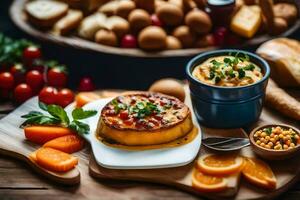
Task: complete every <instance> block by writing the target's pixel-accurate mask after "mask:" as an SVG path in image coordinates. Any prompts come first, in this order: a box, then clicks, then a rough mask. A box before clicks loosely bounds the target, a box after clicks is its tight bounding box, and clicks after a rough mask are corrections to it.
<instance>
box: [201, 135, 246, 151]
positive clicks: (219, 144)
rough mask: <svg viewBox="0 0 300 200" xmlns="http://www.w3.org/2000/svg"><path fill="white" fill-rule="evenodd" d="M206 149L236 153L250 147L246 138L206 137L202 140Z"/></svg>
mask: <svg viewBox="0 0 300 200" xmlns="http://www.w3.org/2000/svg"><path fill="white" fill-rule="evenodd" d="M202 143H203V145H204V146H206V147H207V148H210V149H213V150H217V151H236V150H239V149H242V148H244V147H246V146H249V145H250V141H249V139H248V138H231V137H208V138H205V139H203V140H202Z"/></svg>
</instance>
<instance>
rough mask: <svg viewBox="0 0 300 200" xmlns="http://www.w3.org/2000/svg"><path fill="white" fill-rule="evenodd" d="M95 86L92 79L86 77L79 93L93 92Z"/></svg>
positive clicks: (80, 83)
mask: <svg viewBox="0 0 300 200" xmlns="http://www.w3.org/2000/svg"><path fill="white" fill-rule="evenodd" d="M94 89H95V85H94V83H93V81H92V79H91V78H90V77H84V78H82V79H81V80H80V82H79V87H78V91H81V92H82V91H93V90H94Z"/></svg>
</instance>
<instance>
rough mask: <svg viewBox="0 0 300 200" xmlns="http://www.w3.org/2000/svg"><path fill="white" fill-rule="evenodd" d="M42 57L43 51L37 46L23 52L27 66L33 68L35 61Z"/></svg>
mask: <svg viewBox="0 0 300 200" xmlns="http://www.w3.org/2000/svg"><path fill="white" fill-rule="evenodd" d="M41 57H42V53H41V50H40V49H39V48H38V47H35V46H29V47H27V48H25V49H24V51H23V60H24V63H25V65H26V66H29V67H30V66H31V65H32V63H33V61H34V60H35V59H39V58H41Z"/></svg>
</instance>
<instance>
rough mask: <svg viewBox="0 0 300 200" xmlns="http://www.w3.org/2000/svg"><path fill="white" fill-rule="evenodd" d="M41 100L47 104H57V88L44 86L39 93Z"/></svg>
mask: <svg viewBox="0 0 300 200" xmlns="http://www.w3.org/2000/svg"><path fill="white" fill-rule="evenodd" d="M39 101H41V102H43V103H45V104H55V103H56V101H57V90H56V89H55V88H54V87H50V86H48V87H44V88H43V89H42V90H41V91H40V94H39Z"/></svg>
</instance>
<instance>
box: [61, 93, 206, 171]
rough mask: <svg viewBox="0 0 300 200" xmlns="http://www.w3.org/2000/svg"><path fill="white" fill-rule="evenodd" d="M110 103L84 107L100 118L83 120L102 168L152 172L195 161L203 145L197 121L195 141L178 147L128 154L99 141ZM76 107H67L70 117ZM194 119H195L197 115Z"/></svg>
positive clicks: (98, 101)
mask: <svg viewBox="0 0 300 200" xmlns="http://www.w3.org/2000/svg"><path fill="white" fill-rule="evenodd" d="M110 100H111V98H108V99H100V100H97V101H94V102H92V103H89V104H87V105H85V106H84V107H83V109H84V110H97V111H98V113H97V115H95V116H93V117H91V118H88V119H86V120H82V121H83V122H85V123H88V124H89V126H90V133H89V134H86V135H84V137H85V139H86V140H87V141H89V142H90V143H91V146H92V151H93V153H94V156H95V158H96V161H97V163H98V164H99V165H101V166H102V167H105V168H110V169H153V168H168V167H178V166H183V165H186V164H188V163H190V162H192V161H193V160H194V159H195V157H196V155H197V154H198V151H199V149H200V145H201V130H200V127H199V126H198V123H197V122H195V120H194V124H195V125H197V126H198V130H199V134H198V135H197V137H196V138H195V139H194V140H193V141H192V142H190V143H188V144H186V145H182V146H179V147H174V148H163V149H155V150H142V151H129V150H123V149H117V148H113V147H109V146H107V145H105V144H103V143H102V142H100V141H99V140H98V139H97V138H96V135H95V131H96V127H97V123H98V120H99V116H100V113H101V110H102V108H103V107H104V106H105V105H106V104H107V103H108V102H109V101H110ZM73 108H74V105H72V104H71V105H70V106H68V108H66V111H67V112H68V114H70V111H71V110H72V109H73ZM193 119H195V118H194V116H193Z"/></svg>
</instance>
